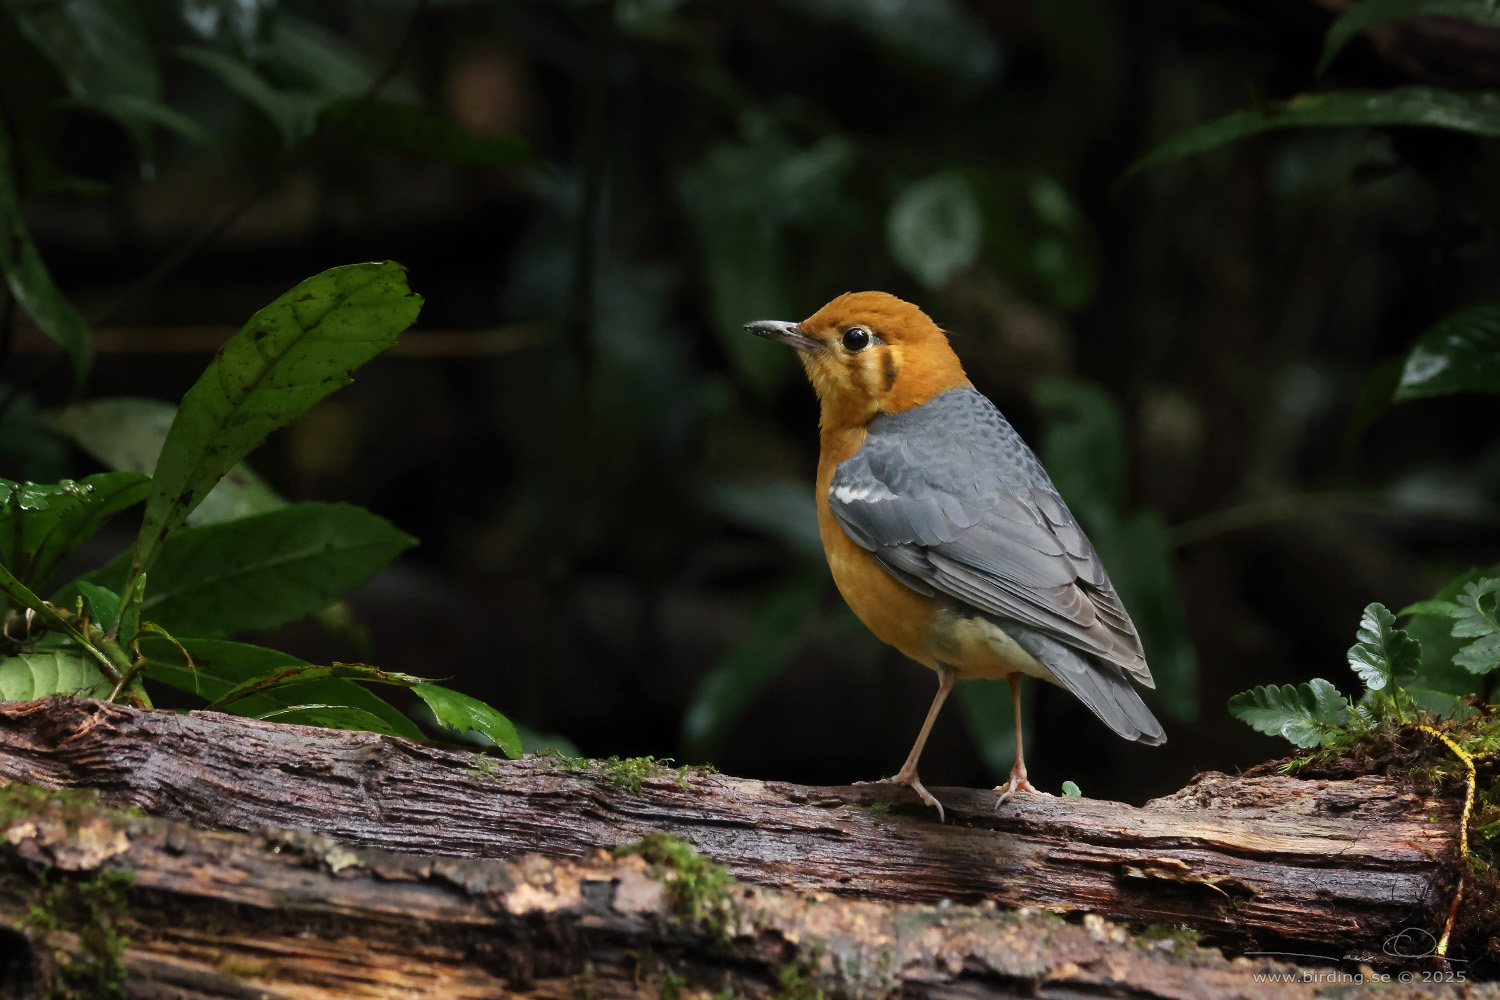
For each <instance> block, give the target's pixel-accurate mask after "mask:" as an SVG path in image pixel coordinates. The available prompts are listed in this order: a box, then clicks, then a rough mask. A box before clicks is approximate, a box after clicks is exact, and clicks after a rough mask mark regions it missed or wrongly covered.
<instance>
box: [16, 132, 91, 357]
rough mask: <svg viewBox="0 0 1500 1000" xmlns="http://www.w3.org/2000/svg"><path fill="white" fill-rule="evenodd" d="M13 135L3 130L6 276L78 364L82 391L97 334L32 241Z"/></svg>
mask: <svg viewBox="0 0 1500 1000" xmlns="http://www.w3.org/2000/svg"><path fill="white" fill-rule="evenodd" d="M12 159H13V158H12V155H11V149H10V130H9V129H5V128H0V273H4V275H5V283H6V284H7V285H8V286H9V287H10V294H11V295H12V296H13V297H14V299H15V302H16V305H18V306H20V307H21V309H22V310H23V311H24V312H25V313H26V315H27V316H30V317H31V321H32V322H33V323H35V324H36V325H37V329H39V330H41V331H42V332H43V333H44V334H46V335H47V336H48V337H50V338H52V340H54V341H56V342H57V344H58V345H60V346H61V347H62V348H63V349H64V350H65V351H67V352H68V354H69V356H71V358H72V359H73V384H74V385H75V386H78V385H82V384H83V380H84V378H85V376H87V375H88V373H89V368H90V367H92V365H93V363H94V334H93V332H92V331H91V330H90V329H89V325H88V323H87V322H86V321H85V320H84V318H83V314H82V313H80V312H79V311H78V310H77V309H75V308H73V303H71V302H69V301H68V300H67V299H66V298H65V297H64V296H63V294H62V292H60V291H58V290H57V286H56V285H54V284H53V283H52V274H51V272H49V271H48V270H47V265H46V264H45V263H44V262H43V261H42V255H41V254H40V253H38V252H37V249H36V244H35V243H33V242H32V241H31V233H30V231H29V230H28V229H27V228H26V222H25V220H24V219H22V217H21V199H20V196H19V194H18V192H17V191H16V187H15V181H14V176H15V168H14V164H13V163H12Z"/></svg>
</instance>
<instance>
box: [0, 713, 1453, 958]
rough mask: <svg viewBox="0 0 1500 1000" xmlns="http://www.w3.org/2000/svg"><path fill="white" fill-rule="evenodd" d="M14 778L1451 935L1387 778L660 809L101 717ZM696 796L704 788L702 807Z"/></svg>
mask: <svg viewBox="0 0 1500 1000" xmlns="http://www.w3.org/2000/svg"><path fill="white" fill-rule="evenodd" d="M0 778H4V779H6V780H10V781H20V782H26V783H29V784H36V785H43V786H47V787H54V788H97V789H99V790H100V791H101V792H102V794H103V795H104V797H105V800H106V801H109V802H112V803H115V804H121V805H124V804H130V805H135V806H138V807H139V808H141V809H142V810H144V811H146V812H148V813H153V814H157V815H161V816H165V817H170V818H173V819H178V820H184V821H187V822H190V823H193V824H196V825H199V826H207V827H219V828H225V829H231V830H245V831H256V830H263V829H266V828H286V829H298V830H305V831H310V832H313V833H317V834H321V835H325V836H328V837H331V838H333V839H334V840H336V841H337V842H339V843H341V844H345V845H350V846H358V847H383V848H388V849H393V850H399V851H407V852H411V853H416V854H425V855H444V856H449V857H455V858H507V857H515V856H518V855H520V854H523V853H538V854H542V855H546V856H548V857H552V858H580V857H583V856H585V855H586V854H587V853H588V852H589V851H590V850H592V849H596V848H599V847H612V846H614V845H617V844H622V843H628V842H631V841H635V840H639V839H640V838H641V837H642V836H644V835H645V834H647V833H649V832H652V831H667V832H670V833H674V834H677V835H679V836H682V837H685V838H686V839H688V840H690V841H691V842H692V843H693V844H694V845H696V846H697V848H698V849H699V850H701V851H702V852H703V853H705V854H707V855H708V856H710V857H713V858H716V859H718V860H719V861H722V862H723V863H724V864H725V865H727V866H728V867H729V869H730V870H731V871H732V872H733V873H734V875H735V876H736V877H737V878H740V879H742V880H744V881H745V882H747V883H751V884H755V885H759V886H775V887H783V888H787V889H793V890H822V891H829V892H833V893H838V894H843V895H851V896H852V895H857V896H859V897H861V898H864V899H867V900H885V901H891V902H899V903H937V902H939V901H942V900H950V901H952V902H954V903H977V902H980V901H990V902H994V903H998V904H1000V905H1001V906H1006V907H1018V906H1032V907H1039V908H1043V909H1047V910H1051V911H1054V912H1059V913H1069V912H1078V911H1087V912H1092V913H1096V914H1099V915H1101V916H1104V917H1106V918H1108V919H1111V920H1120V921H1125V922H1129V923H1132V924H1135V925H1137V926H1140V925H1145V924H1152V923H1160V924H1168V925H1186V926H1188V927H1191V928H1194V929H1195V930H1197V931H1199V932H1201V933H1202V934H1203V935H1204V936H1205V939H1206V940H1208V941H1210V942H1213V943H1215V944H1220V945H1223V946H1226V947H1229V948H1232V949H1236V950H1239V951H1255V950H1266V951H1274V950H1285V951H1294V952H1300V953H1315V954H1319V955H1328V956H1330V957H1335V958H1338V957H1353V958H1354V959H1359V960H1372V961H1376V962H1380V961H1388V960H1389V958H1388V956H1387V955H1386V954H1385V952H1384V950H1383V949H1384V947H1385V945H1386V942H1387V941H1388V940H1389V939H1390V938H1391V937H1392V935H1395V934H1397V933H1399V932H1400V931H1402V930H1403V929H1407V928H1415V929H1416V930H1417V931H1419V932H1421V931H1426V932H1430V933H1433V934H1436V932H1437V930H1438V928H1439V927H1440V925H1441V920H1442V917H1443V916H1445V915H1446V906H1447V901H1448V899H1449V896H1448V892H1449V885H1448V882H1447V879H1446V877H1445V876H1444V872H1445V871H1446V870H1447V865H1448V864H1449V863H1450V861H1451V858H1452V855H1453V847H1454V843H1453V842H1454V833H1455V828H1456V809H1455V808H1454V804H1453V803H1450V802H1447V801H1443V800H1440V799H1430V798H1427V797H1425V796H1423V795H1420V794H1418V793H1416V792H1414V791H1412V790H1410V789H1409V788H1406V787H1404V786H1402V785H1400V784H1397V783H1394V782H1390V781H1387V780H1385V779H1381V778H1376V777H1362V778H1357V779H1352V780H1347V781H1328V780H1316V781H1303V780H1298V779H1295V778H1289V777H1258V778H1230V777H1227V776H1225V775H1220V774H1206V775H1200V776H1199V777H1198V778H1197V779H1195V780H1194V782H1193V783H1191V784H1189V785H1188V786H1187V787H1186V788H1184V789H1182V790H1181V791H1179V792H1177V793H1175V794H1173V795H1171V796H1168V797H1166V798H1162V799H1157V800H1154V801H1152V802H1150V803H1148V804H1147V805H1146V806H1145V807H1144V808H1136V807H1132V806H1128V805H1124V804H1121V803H1115V802H1103V801H1097V800H1091V799H1067V798H1030V797H1022V798H1021V799H1019V800H1018V801H1014V802H1012V803H1010V804H1008V805H1006V806H1003V807H1001V808H1000V809H999V810H998V811H997V809H996V803H995V796H994V794H993V793H991V792H989V791H976V790H971V789H952V788H943V789H935V790H934V791H935V793H936V794H937V795H938V797H939V798H940V799H942V800H943V802H944V804H945V806H946V807H947V810H948V817H949V822H948V823H947V824H939V823H938V822H937V821H936V818H935V816H933V815H932V814H931V812H929V811H928V810H926V809H924V808H922V807H921V806H920V805H919V804H918V803H917V802H916V799H915V797H914V796H913V795H912V794H911V793H910V791H909V790H907V789H904V788H895V787H891V786H887V785H860V786H848V787H824V788H813V787H805V786H799V785H793V784H787V783H782V782H768V781H756V780H750V779H744V778H734V777H729V776H725V775H697V774H691V773H690V774H689V775H688V776H687V778H686V779H685V782H684V783H681V784H680V783H679V781H678V780H677V778H676V777H675V774H674V773H672V772H665V773H663V774H661V775H660V776H658V777H655V778H652V779H649V780H647V781H646V782H645V783H644V785H643V787H641V788H640V789H639V791H635V792H632V791H628V790H626V789H623V788H619V787H616V786H614V785H612V784H611V783H610V782H608V781H607V780H604V779H603V778H602V777H601V776H600V775H599V774H597V773H595V772H589V773H583V774H580V773H575V772H571V771H568V770H565V769H562V768H560V767H559V766H558V765H557V763H556V762H555V761H548V760H546V759H541V760H527V761H504V760H496V759H493V758H481V757H478V756H476V755H475V754H471V753H465V752H461V751H454V750H449V749H443V748H438V747H432V746H426V745H421V744H416V743H412V742H409V741H406V740H402V739H398V738H393V737H385V736H379V735H375V734H370V733H354V732H342V731H335V730H326V729H312V728H304V727H297V726H280V725H272V724H269V723H262V722H257V721H254V720H248V719H242V718H238V717H234V716H228V715H222V714H218V713H210V712H194V713H189V714H186V715H176V714H173V713H170V712H161V711H159V712H142V711H138V710H135V709H131V708H126V707H123V706H118V705H109V704H104V703H101V702H97V701H79V700H61V699H52V700H46V701H39V702H24V703H9V704H4V705H0ZM684 784H685V787H684Z"/></svg>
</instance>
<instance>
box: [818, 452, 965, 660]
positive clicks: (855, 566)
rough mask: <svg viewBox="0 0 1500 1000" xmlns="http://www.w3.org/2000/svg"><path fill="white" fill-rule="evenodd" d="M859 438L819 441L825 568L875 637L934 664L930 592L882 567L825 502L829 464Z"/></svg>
mask: <svg viewBox="0 0 1500 1000" xmlns="http://www.w3.org/2000/svg"><path fill="white" fill-rule="evenodd" d="M863 443H864V433H863V429H861V430H860V433H859V435H858V438H857V440H855V441H853V442H848V441H839V442H830V441H828V440H827V438H826V437H825V440H824V443H823V454H822V456H821V457H820V459H819V461H818V484H817V502H818V531H819V533H820V534H821V535H822V537H823V551H824V553H825V554H826V555H827V556H828V568H829V569H830V570H832V571H833V582H834V583H835V584H836V585H837V586H838V588H839V593H840V594H842V595H843V596H844V600H845V601H847V602H848V604H849V607H850V608H851V609H852V610H853V611H854V613H855V614H856V615H858V616H859V620H860V621H862V622H864V623H865V627H866V628H868V629H869V630H870V631H871V632H874V633H875V636H876V638H878V639H879V640H880V641H881V642H885V643H889V644H890V645H892V646H895V647H896V648H897V649H899V650H901V652H903V653H905V654H906V655H907V656H909V657H911V658H912V659H913V660H916V661H917V662H918V663H921V664H923V665H924V666H927V667H931V668H932V669H933V670H937V669H938V661H937V659H936V658H935V657H934V656H933V654H932V650H931V649H930V640H931V637H932V625H933V621H934V619H935V618H936V616H937V609H936V606H935V605H934V604H933V602H932V600H931V599H930V598H927V597H924V596H922V595H921V594H919V593H917V592H916V591H914V590H912V589H911V588H910V587H908V586H906V585H905V584H903V583H901V581H899V580H897V579H896V578H895V577H893V576H891V574H889V573H887V572H886V571H885V569H884V567H882V566H881V565H880V562H879V561H878V560H877V559H876V558H875V557H874V556H873V555H871V554H870V553H869V552H867V551H866V550H864V549H862V548H860V547H859V546H858V545H856V544H855V543H854V541H853V540H852V539H850V537H849V536H848V535H846V534H845V533H844V529H843V528H841V527H840V526H839V523H838V520H837V519H836V518H835V517H834V516H833V511H832V510H831V509H830V508H829V506H828V490H829V488H830V487H831V486H832V485H833V474H834V470H835V469H837V468H838V465H839V463H840V462H842V461H844V459H845V458H847V457H848V456H849V455H852V454H854V452H855V451H858V450H859V446H860V445H861V444H863ZM830 444H833V445H834V447H830Z"/></svg>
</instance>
